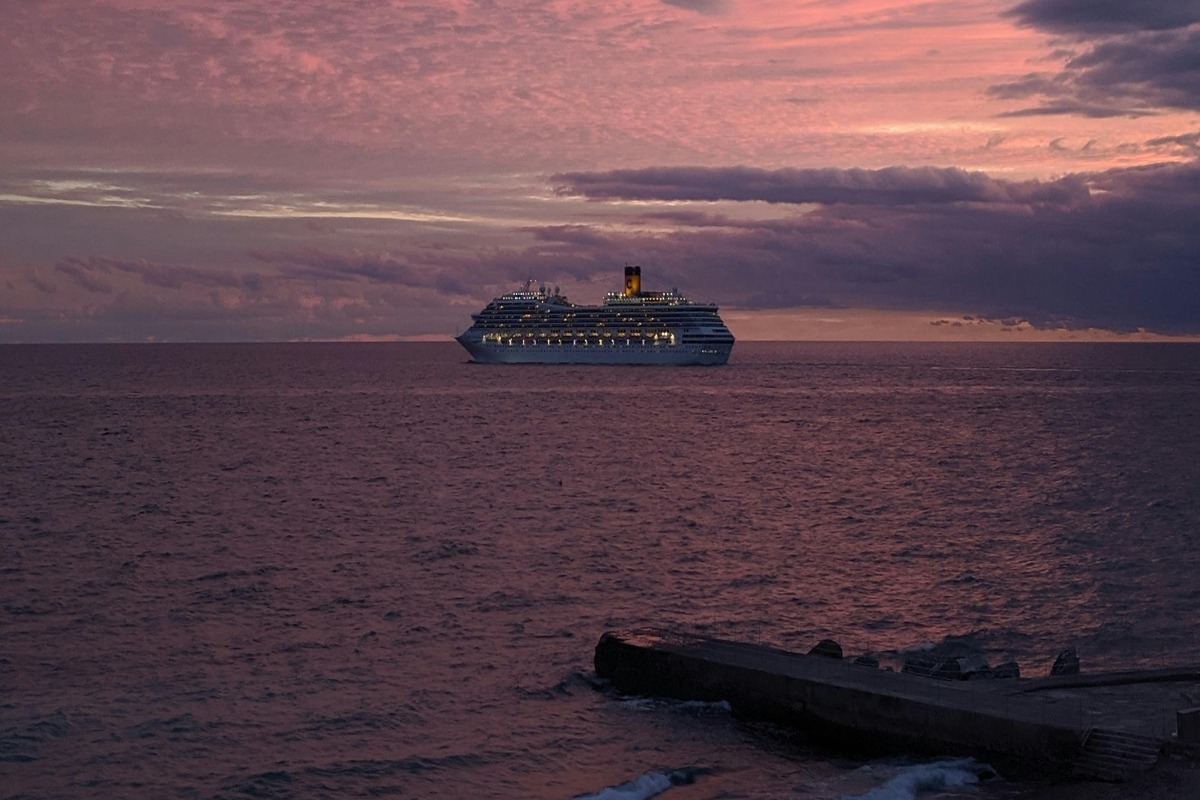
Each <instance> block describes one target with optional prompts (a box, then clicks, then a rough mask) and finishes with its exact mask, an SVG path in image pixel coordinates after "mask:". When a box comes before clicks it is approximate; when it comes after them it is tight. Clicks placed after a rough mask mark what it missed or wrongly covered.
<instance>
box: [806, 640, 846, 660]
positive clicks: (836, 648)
mask: <svg viewBox="0 0 1200 800" xmlns="http://www.w3.org/2000/svg"><path fill="white" fill-rule="evenodd" d="M808 654H809V655H810V656H825V657H826V658H841V657H842V646H841V645H840V644H838V643H837V642H835V641H834V640H833V639H822V640H821V641H819V642H817V643H816V644H815V645H813V648H812V649H811V650H809V651H808Z"/></svg>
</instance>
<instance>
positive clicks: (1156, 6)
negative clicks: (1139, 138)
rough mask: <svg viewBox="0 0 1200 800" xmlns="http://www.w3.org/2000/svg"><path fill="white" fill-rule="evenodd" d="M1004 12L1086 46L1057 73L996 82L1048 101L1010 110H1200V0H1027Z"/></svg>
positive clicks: (1010, 94)
mask: <svg viewBox="0 0 1200 800" xmlns="http://www.w3.org/2000/svg"><path fill="white" fill-rule="evenodd" d="M1005 16H1009V17H1012V18H1013V19H1015V20H1017V22H1018V23H1019V24H1021V25H1026V26H1030V27H1035V28H1039V29H1041V30H1045V31H1048V32H1050V33H1054V34H1056V35H1060V36H1067V37H1070V38H1073V39H1075V40H1077V41H1078V42H1079V43H1080V45H1081V49H1079V50H1078V51H1074V52H1072V53H1071V54H1070V57H1069V58H1068V59H1067V62H1066V64H1065V65H1064V67H1063V70H1062V71H1061V72H1060V73H1058V74H1053V75H1049V74H1044V73H1037V74H1033V75H1029V76H1026V77H1025V78H1023V79H1022V80H1020V81H1015V82H1010V83H1006V84H1001V85H998V86H994V87H992V88H991V89H990V93H991V94H992V96H994V97H1001V98H1026V97H1028V98H1035V99H1037V98H1041V100H1042V103H1041V105H1039V106H1037V107H1034V108H1032V109H1023V110H1020V111H1016V112H1010V113H1009V114H1008V115H1007V116H1028V115H1032V114H1082V115H1084V116H1092V117H1099V116H1119V115H1140V114H1144V113H1148V112H1150V111H1152V110H1153V109H1161V108H1182V109H1192V110H1195V109H1200V0H1128V2H1119V3H1098V2H1093V1H1092V0H1027V2H1023V3H1021V4H1019V5H1017V6H1015V7H1013V8H1012V9H1010V10H1009V11H1007V12H1005Z"/></svg>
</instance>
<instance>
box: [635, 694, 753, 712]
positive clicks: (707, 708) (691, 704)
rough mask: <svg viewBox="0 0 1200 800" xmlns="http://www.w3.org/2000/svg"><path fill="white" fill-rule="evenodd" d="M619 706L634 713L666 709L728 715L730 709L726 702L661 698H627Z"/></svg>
mask: <svg viewBox="0 0 1200 800" xmlns="http://www.w3.org/2000/svg"><path fill="white" fill-rule="evenodd" d="M621 705H623V706H625V707H626V708H632V709H634V710H636V711H658V710H659V709H663V708H667V709H673V710H675V711H690V712H694V713H728V712H729V711H730V710H731V709H732V707H731V706H730V705H729V702H728V701H727V700H716V701H712V702H710V701H707V700H670V699H667V698H662V697H627V698H625V699H624V700H622V701H621Z"/></svg>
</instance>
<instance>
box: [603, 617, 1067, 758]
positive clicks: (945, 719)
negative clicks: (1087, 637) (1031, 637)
mask: <svg viewBox="0 0 1200 800" xmlns="http://www.w3.org/2000/svg"><path fill="white" fill-rule="evenodd" d="M595 667H596V673H597V674H598V675H599V676H601V677H603V678H606V679H607V680H609V681H610V682H611V683H612V684H613V685H614V686H615V687H616V688H617V690H618V691H621V692H625V693H630V694H649V695H658V696H664V697H673V698H677V699H682V700H709V701H716V700H725V701H728V702H729V703H730V705H731V706H732V707H733V708H734V709H735V710H736V711H737V712H738V713H741V714H745V715H747V716H753V717H759V718H764V719H770V720H774V721H777V722H780V723H784V724H789V725H795V726H798V727H801V728H807V729H810V730H816V731H819V732H820V733H822V734H823V735H826V736H832V737H836V738H838V739H841V740H843V741H848V742H850V743H852V744H857V745H867V746H874V747H887V746H897V745H899V746H904V747H908V748H912V749H920V750H931V751H937V752H970V753H976V754H981V755H986V756H988V757H990V758H995V759H998V760H1003V761H1005V762H1007V763H1010V764H1012V763H1020V764H1021V765H1022V766H1024V767H1026V768H1029V769H1033V770H1044V771H1051V772H1059V771H1062V770H1063V769H1065V768H1069V767H1070V765H1071V764H1072V763H1074V761H1075V760H1076V759H1077V758H1078V756H1079V754H1080V752H1081V749H1082V746H1083V739H1084V732H1083V731H1082V730H1081V728H1080V724H1079V720H1078V717H1077V716H1076V715H1074V714H1073V713H1071V712H1072V711H1073V710H1074V709H1073V708H1068V707H1066V706H1063V707H1055V708H1052V707H1050V706H1048V705H1047V703H1046V702H1044V700H1034V699H1030V698H1029V697H1028V696H1021V694H1020V693H1019V692H1013V691H1011V690H1012V689H1014V688H1015V685H1016V684H1015V681H1007V680H998V681H989V682H988V683H994V684H995V685H994V686H990V687H987V688H984V689H981V688H980V687H978V686H968V685H967V682H957V683H951V682H947V681H937V680H931V679H927V678H921V677H917V676H913V675H907V674H902V673H897V672H892V671H888V670H880V669H875V668H871V667H867V666H862V665H858V664H854V663H852V662H847V661H842V660H840V659H832V658H828V657H823V656H818V655H802V654H799V653H791V652H788V651H784V650H778V649H775V648H770V647H764V646H761V645H753V644H746V643H740V642H729V641H723V640H719V639H710V638H707V637H700V636H692V635H687V634H680V633H674V632H669V631H662V630H656V629H642V630H636V631H627V632H609V633H605V634H604V635H603V636H602V637H601V638H600V641H599V643H598V644H597V645H596V652H595ZM971 683H980V682H971Z"/></svg>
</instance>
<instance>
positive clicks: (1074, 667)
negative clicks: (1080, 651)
mask: <svg viewBox="0 0 1200 800" xmlns="http://www.w3.org/2000/svg"><path fill="white" fill-rule="evenodd" d="M1050 674H1051V675H1078V674H1079V656H1078V655H1077V654H1076V653H1075V648H1074V647H1068V648H1067V649H1066V650H1063V651H1062V652H1061V653H1059V654H1058V658H1056V659H1054V666H1052V667H1050Z"/></svg>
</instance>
